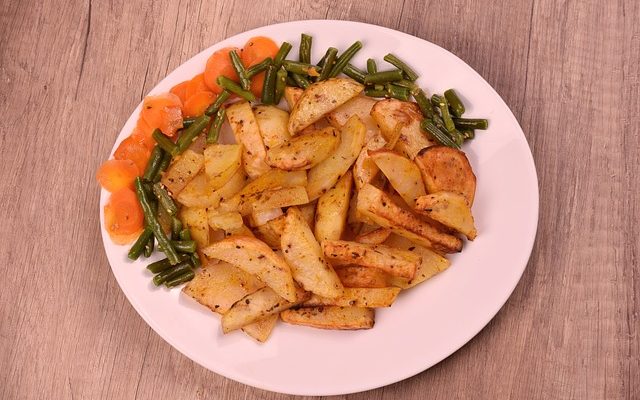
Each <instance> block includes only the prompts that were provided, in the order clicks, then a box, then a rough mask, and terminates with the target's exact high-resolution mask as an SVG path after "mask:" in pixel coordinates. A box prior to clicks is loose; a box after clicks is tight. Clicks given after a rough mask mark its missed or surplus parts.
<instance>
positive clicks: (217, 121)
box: [207, 107, 227, 144]
mask: <svg viewBox="0 0 640 400" xmlns="http://www.w3.org/2000/svg"><path fill="white" fill-rule="evenodd" d="M226 115H227V110H226V109H225V108H224V107H222V108H220V109H219V110H218V112H217V113H216V117H215V118H214V119H213V123H212V124H211V127H209V132H208V133H207V143H208V144H213V143H218V137H220V127H222V123H223V122H224V117H225V116H226Z"/></svg>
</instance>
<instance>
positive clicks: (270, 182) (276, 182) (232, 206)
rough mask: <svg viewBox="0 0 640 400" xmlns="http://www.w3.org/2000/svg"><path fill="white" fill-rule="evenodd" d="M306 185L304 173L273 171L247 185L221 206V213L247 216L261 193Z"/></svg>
mask: <svg viewBox="0 0 640 400" xmlns="http://www.w3.org/2000/svg"><path fill="white" fill-rule="evenodd" d="M306 185H307V174H306V173H305V171H293V172H287V171H281V170H279V169H273V170H271V171H269V172H267V173H265V174H264V175H262V176H260V177H258V178H256V179H255V180H253V181H252V182H250V183H249V184H247V185H246V186H245V187H244V188H242V190H241V191H240V192H238V193H236V194H235V195H234V196H233V197H232V198H230V199H228V200H227V201H225V202H224V204H221V209H222V211H236V210H242V211H241V212H242V214H243V215H247V214H249V213H250V212H251V210H252V206H251V204H252V203H253V202H254V201H256V199H257V198H259V197H261V195H262V193H263V192H266V191H270V190H278V189H284V188H292V187H296V186H306ZM223 205H224V207H222V206H223ZM271 208H274V207H271Z"/></svg>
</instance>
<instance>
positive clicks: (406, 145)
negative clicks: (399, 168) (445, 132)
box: [371, 99, 435, 160]
mask: <svg viewBox="0 0 640 400" xmlns="http://www.w3.org/2000/svg"><path fill="white" fill-rule="evenodd" d="M371 117H373V119H374V120H375V121H376V123H377V124H378V126H379V127H380V131H381V132H382V135H383V136H384V137H385V139H386V140H387V141H390V139H392V138H393V136H396V134H397V131H396V130H395V129H396V127H397V126H400V127H401V128H400V129H401V131H400V134H399V136H398V138H397V143H396V146H395V149H397V150H398V151H400V152H401V153H402V154H404V155H405V156H406V157H407V158H409V159H410V160H413V158H414V157H415V156H416V154H418V152H419V151H420V150H422V149H423V148H425V147H429V146H433V145H434V144H435V142H433V141H432V140H430V139H429V138H427V136H426V135H425V134H424V132H422V130H421V129H420V122H421V121H422V119H423V116H422V113H421V112H420V108H419V107H418V105H417V104H416V103H412V102H408V101H400V100H396V99H386V100H381V101H378V102H377V103H376V104H375V105H374V106H373V108H372V109H371Z"/></svg>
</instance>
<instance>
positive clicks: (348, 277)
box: [334, 265, 401, 288]
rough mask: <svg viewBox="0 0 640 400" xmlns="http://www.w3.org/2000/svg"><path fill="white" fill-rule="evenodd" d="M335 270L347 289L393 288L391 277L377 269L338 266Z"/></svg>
mask: <svg viewBox="0 0 640 400" xmlns="http://www.w3.org/2000/svg"><path fill="white" fill-rule="evenodd" d="M334 269H335V271H336V274H338V277H340V281H341V282H342V285H343V286H344V287H345V288H384V287H389V286H392V285H391V276H390V275H389V274H387V273H386V272H384V271H382V270H379V269H377V268H369V267H363V266H361V265H337V266H336V267H335V268H334ZM398 279H401V278H398Z"/></svg>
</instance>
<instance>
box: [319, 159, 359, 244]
mask: <svg viewBox="0 0 640 400" xmlns="http://www.w3.org/2000/svg"><path fill="white" fill-rule="evenodd" d="M352 182H353V178H352V176H351V171H347V173H346V174H344V175H343V176H342V178H340V180H339V181H338V183H336V185H335V186H334V187H333V188H331V189H329V191H327V192H326V193H325V194H323V195H322V196H320V198H319V199H318V206H317V207H316V215H315V232H314V233H315V236H316V239H318V241H319V242H321V241H323V240H338V239H340V238H341V237H342V233H343V232H344V228H345V225H346V224H347V212H348V211H349V200H350V199H351V186H352Z"/></svg>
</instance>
